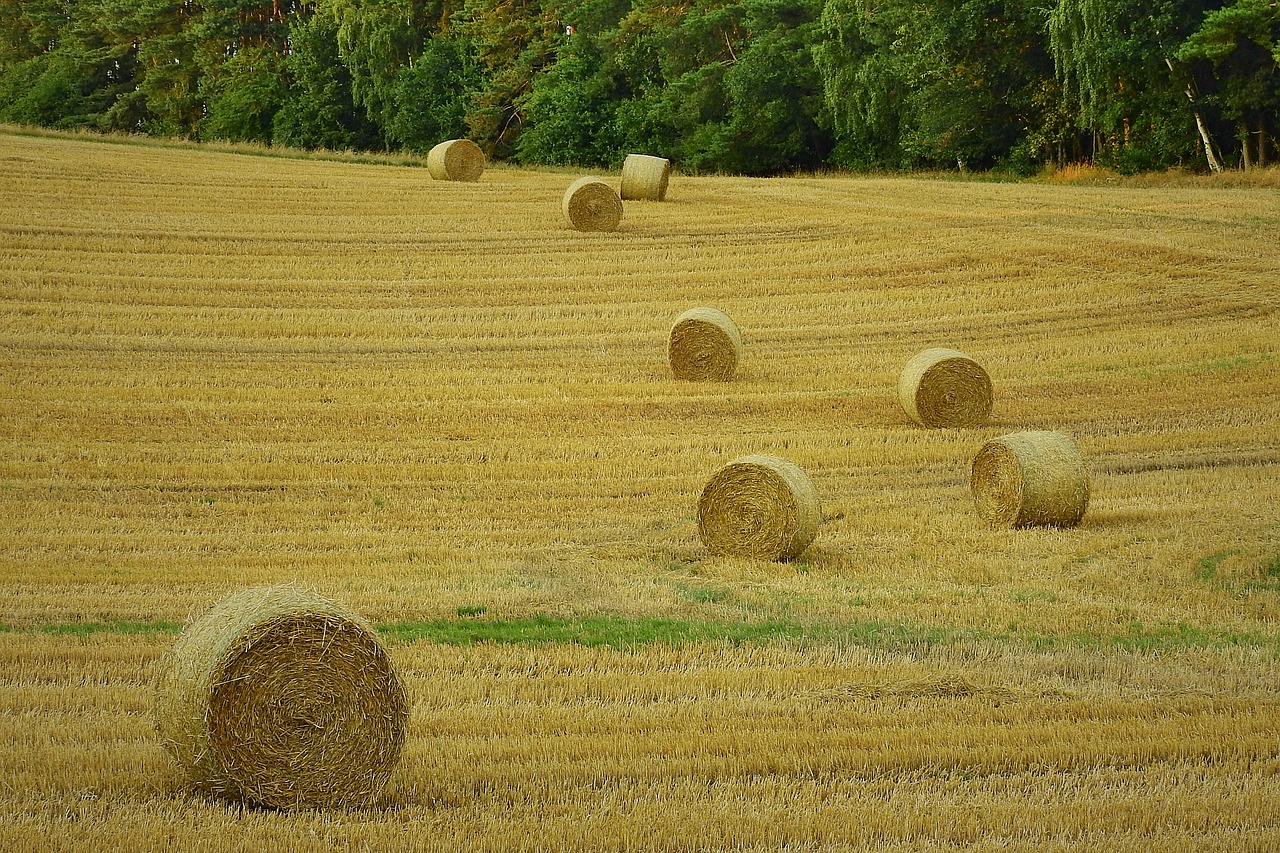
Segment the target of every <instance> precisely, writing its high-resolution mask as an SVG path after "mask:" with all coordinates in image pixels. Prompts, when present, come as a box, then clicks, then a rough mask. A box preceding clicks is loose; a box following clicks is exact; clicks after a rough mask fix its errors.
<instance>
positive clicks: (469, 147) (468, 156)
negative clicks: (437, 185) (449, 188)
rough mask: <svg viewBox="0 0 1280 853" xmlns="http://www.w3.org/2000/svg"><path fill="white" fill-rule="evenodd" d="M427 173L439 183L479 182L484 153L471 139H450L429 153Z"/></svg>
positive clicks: (482, 169) (482, 170) (482, 171)
mask: <svg viewBox="0 0 1280 853" xmlns="http://www.w3.org/2000/svg"><path fill="white" fill-rule="evenodd" d="M427 171H428V172H430V173H431V177H432V178H433V179H434V180H437V181H478V180H480V175H481V174H483V173H484V152H483V151H481V150H480V146H479V145H476V144H475V143H474V142H472V141H471V140H470V139H450V140H449V141H448V142H441V143H440V144H439V145H437V146H435V147H434V148H432V149H431V150H430V151H429V152H427Z"/></svg>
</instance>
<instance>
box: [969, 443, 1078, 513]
mask: <svg viewBox="0 0 1280 853" xmlns="http://www.w3.org/2000/svg"><path fill="white" fill-rule="evenodd" d="M969 483H970V486H971V488H972V490H973V500H974V504H975V505H976V507H977V510H978V514H979V515H980V516H982V517H983V518H984V519H986V520H987V521H988V522H990V523H991V524H994V525H996V526H1000V527H1028V526H1033V525H1045V526H1050V527H1074V526H1075V525H1077V524H1079V523H1080V519H1082V518H1083V517H1084V512H1085V509H1086V508H1087V507H1088V505H1089V474H1088V472H1087V471H1086V470H1085V467H1084V460H1083V459H1081V458H1080V451H1079V450H1077V449H1076V446H1075V443H1074V442H1073V441H1072V440H1071V439H1070V438H1069V437H1067V436H1066V435H1064V434H1062V433H1060V432H1052V431H1028V432H1017V433H1011V434H1010V435H1005V436H1002V437H1000V438H995V439H992V440H991V441H988V442H987V443H986V444H984V445H983V446H982V449H981V450H979V451H978V455H977V456H975V457H974V460H973V472H972V474H971V476H970V480H969Z"/></svg>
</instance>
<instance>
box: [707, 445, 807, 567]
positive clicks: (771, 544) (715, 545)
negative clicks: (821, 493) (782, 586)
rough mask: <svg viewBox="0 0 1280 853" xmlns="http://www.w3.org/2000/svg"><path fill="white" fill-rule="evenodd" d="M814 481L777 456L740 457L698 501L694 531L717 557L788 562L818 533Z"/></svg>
mask: <svg viewBox="0 0 1280 853" xmlns="http://www.w3.org/2000/svg"><path fill="white" fill-rule="evenodd" d="M821 522H822V507H821V504H820V503H819V500H818V490H817V489H815V488H814V485H813V481H812V480H810V479H809V475H808V474H806V473H805V472H804V471H803V470H801V469H800V468H799V467H797V466H796V465H794V464H793V463H791V462H788V461H787V460H785V459H779V458H778V457H776V456H744V457H741V458H740V459H735V460H734V461H733V462H730V463H729V464H728V465H726V466H724V467H723V468H721V469H720V470H719V471H717V472H716V473H715V474H714V475H712V477H711V479H710V480H709V481H708V482H707V485H706V487H705V488H703V490H702V496H701V497H700V498H699V499H698V533H699V535H700V536H701V537H702V542H703V544H704V545H706V548H707V551H708V552H709V553H711V554H712V555H716V556H739V557H755V558H764V559H769V560H791V559H794V558H795V557H798V556H800V554H801V552H803V551H804V549H805V548H807V547H809V543H811V542H812V541H813V538H814V536H816V535H817V533H818V525H819V524H820V523H821Z"/></svg>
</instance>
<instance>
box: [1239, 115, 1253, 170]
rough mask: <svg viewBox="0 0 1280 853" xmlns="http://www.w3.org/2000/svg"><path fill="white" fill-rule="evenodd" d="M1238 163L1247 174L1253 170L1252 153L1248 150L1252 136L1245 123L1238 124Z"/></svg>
mask: <svg viewBox="0 0 1280 853" xmlns="http://www.w3.org/2000/svg"><path fill="white" fill-rule="evenodd" d="M1239 127H1240V162H1241V163H1243V164H1244V170H1245V171H1246V172H1247V171H1249V170H1250V169H1252V168H1253V159H1252V155H1253V152H1252V151H1250V150H1249V148H1250V146H1249V143H1250V142H1251V141H1252V140H1251V139H1250V138H1249V137H1251V136H1253V134H1252V133H1250V132H1249V125H1248V123H1247V122H1243V121H1242V122H1240V125H1239Z"/></svg>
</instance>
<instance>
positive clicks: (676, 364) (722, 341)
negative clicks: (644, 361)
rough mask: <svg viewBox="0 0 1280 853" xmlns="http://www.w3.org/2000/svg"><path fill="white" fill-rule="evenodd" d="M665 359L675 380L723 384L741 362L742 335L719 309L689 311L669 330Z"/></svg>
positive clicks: (693, 309) (677, 319)
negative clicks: (709, 381)
mask: <svg viewBox="0 0 1280 853" xmlns="http://www.w3.org/2000/svg"><path fill="white" fill-rule="evenodd" d="M667 358H668V360H669V361H670V362H671V372H672V373H673V374H675V377H676V378H677V379H690V380H693V381H695V382H703V381H708V380H711V381H716V382H725V381H728V380H730V379H732V378H733V374H734V372H735V371H737V369H738V361H739V360H740V359H741V358H742V333H741V332H739V331H738V326H737V324H736V323H734V322H733V320H732V319H731V318H730V317H729V315H728V314H726V313H724V312H723V311H721V310H719V309H718V308H690V309H689V310H688V311H685V312H684V313H683V314H681V315H680V316H679V317H677V318H676V321H675V323H673V324H672V326H671V336H670V338H669V339H668V341H667Z"/></svg>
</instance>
